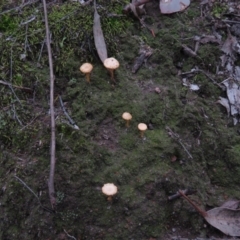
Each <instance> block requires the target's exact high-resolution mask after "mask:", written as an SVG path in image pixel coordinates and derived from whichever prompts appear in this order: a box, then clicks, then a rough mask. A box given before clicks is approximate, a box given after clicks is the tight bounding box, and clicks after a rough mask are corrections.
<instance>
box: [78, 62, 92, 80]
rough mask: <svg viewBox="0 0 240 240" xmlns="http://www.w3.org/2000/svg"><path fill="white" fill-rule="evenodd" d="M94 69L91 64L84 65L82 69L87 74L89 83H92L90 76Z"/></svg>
mask: <svg viewBox="0 0 240 240" xmlns="http://www.w3.org/2000/svg"><path fill="white" fill-rule="evenodd" d="M92 69H93V65H92V64H91V63H84V64H83V65H82V66H81V67H80V71H81V72H82V73H84V74H85V77H86V80H87V82H88V83H90V75H91V72H92Z"/></svg>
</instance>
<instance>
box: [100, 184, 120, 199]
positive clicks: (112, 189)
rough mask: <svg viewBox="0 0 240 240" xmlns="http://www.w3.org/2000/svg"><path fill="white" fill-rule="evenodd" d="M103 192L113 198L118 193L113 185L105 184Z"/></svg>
mask: <svg viewBox="0 0 240 240" xmlns="http://www.w3.org/2000/svg"><path fill="white" fill-rule="evenodd" d="M102 192H103V193H104V194H106V195H108V196H112V195H114V194H116V193H117V186H115V185H114V184H113V183H105V184H104V185H103V187H102Z"/></svg>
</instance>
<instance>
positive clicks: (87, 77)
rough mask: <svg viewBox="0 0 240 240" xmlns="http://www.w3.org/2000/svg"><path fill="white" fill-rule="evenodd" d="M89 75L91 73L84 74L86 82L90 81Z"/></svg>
mask: <svg viewBox="0 0 240 240" xmlns="http://www.w3.org/2000/svg"><path fill="white" fill-rule="evenodd" d="M90 75H91V74H90V73H86V74H85V77H86V80H87V82H88V83H90Z"/></svg>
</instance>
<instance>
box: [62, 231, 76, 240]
mask: <svg viewBox="0 0 240 240" xmlns="http://www.w3.org/2000/svg"><path fill="white" fill-rule="evenodd" d="M63 231H64V232H65V233H66V234H67V236H68V237H69V238H72V239H74V240H77V239H76V238H75V237H74V236H71V235H70V234H68V232H67V231H66V230H65V229H63Z"/></svg>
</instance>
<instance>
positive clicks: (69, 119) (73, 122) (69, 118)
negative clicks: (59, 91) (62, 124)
mask: <svg viewBox="0 0 240 240" xmlns="http://www.w3.org/2000/svg"><path fill="white" fill-rule="evenodd" d="M58 97H59V101H60V104H61V107H62V110H63V113H64V114H65V116H66V117H67V119H68V121H69V122H70V123H71V125H72V126H73V128H74V129H77V130H79V127H78V126H77V125H76V123H75V121H74V120H73V119H72V118H71V117H70V116H69V114H68V113H67V111H66V109H65V107H64V105H63V101H62V98H61V96H60V95H59V96H58Z"/></svg>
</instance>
